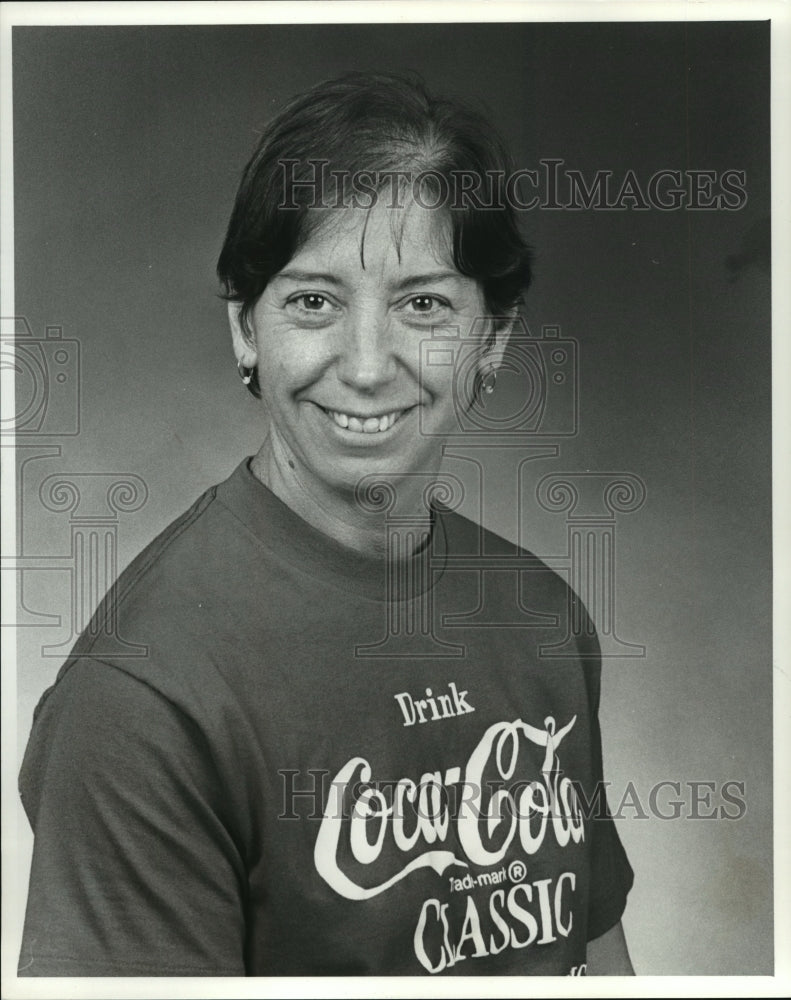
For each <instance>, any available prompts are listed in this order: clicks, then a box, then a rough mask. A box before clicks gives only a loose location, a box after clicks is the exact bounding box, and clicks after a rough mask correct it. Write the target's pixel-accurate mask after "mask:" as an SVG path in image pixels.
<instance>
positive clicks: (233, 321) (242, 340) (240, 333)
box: [228, 302, 258, 368]
mask: <svg viewBox="0 0 791 1000" xmlns="http://www.w3.org/2000/svg"><path fill="white" fill-rule="evenodd" d="M228 322H229V324H230V327H231V337H232V338H233V353H234V354H235V355H236V360H237V361H238V362H239V364H240V365H243V366H244V367H245V368H254V367H255V363H256V361H257V360H258V351H257V350H256V347H255V341H254V340H253V336H252V334H251V332H250V331H249V330H248V329H247V325H246V324H245V322H244V320H243V319H242V304H241V302H229V303H228Z"/></svg>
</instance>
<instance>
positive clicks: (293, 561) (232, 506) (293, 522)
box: [217, 458, 447, 601]
mask: <svg viewBox="0 0 791 1000" xmlns="http://www.w3.org/2000/svg"><path fill="white" fill-rule="evenodd" d="M251 461H252V459H251V458H246V459H245V460H244V461H243V462H241V463H240V464H239V466H238V467H237V468H236V470H235V471H234V472H233V473H232V474H231V476H230V477H229V478H228V479H226V480H225V482H224V483H221V484H220V486H219V487H218V488H217V498H218V499H219V500H220V501H221V502H222V503H223V504H225V506H226V507H228V509H229V510H230V511H231V512H232V513H233V514H234V515H235V516H236V517H237V518H238V519H239V520H240V521H242V522H243V523H244V524H245V526H246V527H247V528H248V529H249V530H250V531H252V533H253V534H254V535H255V536H256V538H258V540H259V541H260V542H261V544H262V545H264V546H265V547H266V548H268V549H270V550H271V551H272V552H274V554H275V555H276V556H277V557H279V558H281V559H283V560H285V561H287V562H288V563H289V565H291V566H293V567H294V568H295V569H296V570H298V571H301V572H303V573H308V574H310V575H311V576H313V577H315V578H317V579H320V580H322V581H323V582H325V583H327V584H329V585H331V586H335V587H338V588H341V589H343V590H345V591H350V592H354V593H356V594H358V595H360V596H361V597H363V598H367V599H369V600H373V601H391V600H397V601H398V600H411V599H413V598H415V597H418V596H420V595H421V594H423V593H425V592H427V591H428V590H430V589H431V588H432V587H433V586H435V585H436V584H437V582H438V581H439V579H440V577H441V576H442V574H443V572H444V568H445V557H446V555H447V533H446V528H445V524H444V517H445V515H446V513H447V512H446V511H445V510H444V508H442V507H441V506H439V505H438V506H436V507H435V508H434V517H433V518H432V521H433V525H432V531H431V536H430V538H429V541H428V543H427V545H426V546H425V548H424V549H423V550H422V551H420V552H417V553H416V554H415V555H414V556H412V557H411V558H409V559H405V560H400V561H392V562H389V561H388V559H387V556H386V555H385V554H381V555H378V554H377V555H369V554H366V553H362V552H358V551H356V550H355V549H351V548H349V547H348V546H346V545H342V544H341V543H340V542H338V541H336V540H335V539H334V538H332V537H331V536H329V535H327V534H325V533H324V532H323V531H319V529H318V528H315V527H313V525H312V524H309V523H308V522H307V521H305V520H304V519H303V518H302V517H300V516H299V514H297V513H295V512H294V511H293V510H292V509H291V508H290V507H289V506H288V505H287V504H286V503H284V501H283V500H281V499H280V497H278V496H277V495H276V494H275V493H273V492H272V490H270V489H269V487H268V486H266V485H265V484H264V483H262V482H261V481H260V480H259V479H258V478H257V477H256V476H255V474H254V473H253V471H252V468H251V464H250V463H251ZM393 530H394V532H398V533H402V537H401V538H396V537H393V544H394V546H395V547H396V550H397V546H398V544H399V542H401V543H402V544H403V540H404V539H403V533H405V532H407V531H409V530H414V529H410V528H409V527H408V526H407V525H403V524H394V526H393Z"/></svg>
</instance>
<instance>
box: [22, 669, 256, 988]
mask: <svg viewBox="0 0 791 1000" xmlns="http://www.w3.org/2000/svg"><path fill="white" fill-rule="evenodd" d="M20 790H21V793H22V800H23V804H24V806H25V809H26V812H27V814H28V817H29V819H30V821H31V825H32V827H33V832H34V835H35V844H34V852H33V862H32V868H31V877H30V889H29V894H28V905H27V913H26V918H25V928H24V934H23V942H22V950H21V954H20V963H19V975H21V976H125V975H129V976H133V975H137V976H156V975H173V976H175V975H186V976H196V975H216V976H219V975H223V976H228V975H244V958H243V955H244V892H245V885H246V883H245V870H244V865H243V862H242V858H241V855H240V852H239V850H238V849H237V845H236V843H235V840H234V837H233V835H232V832H231V829H230V828H229V824H228V823H227V822H226V819H225V817H224V816H223V795H222V788H221V783H220V781H219V780H218V777H217V775H216V774H215V773H214V770H213V766H212V757H211V752H210V748H209V747H208V746H207V745H206V744H205V739H204V738H203V736H202V734H201V732H200V730H199V729H198V727H197V726H196V725H195V723H194V722H193V721H192V720H191V719H189V718H188V717H187V716H185V715H184V714H183V713H182V712H181V710H180V709H178V708H176V707H175V706H174V705H173V704H171V703H170V702H169V701H168V700H167V699H165V698H164V697H163V696H162V695H161V694H160V693H158V692H157V691H155V690H154V689H152V688H151V687H149V686H148V685H147V684H145V683H143V682H142V681H140V680H138V679H136V678H134V677H132V676H130V675H129V674H127V673H125V672H123V671H121V670H119V669H117V668H115V667H113V666H110V665H106V664H104V663H101V662H97V661H85V660H81V661H78V662H77V663H75V664H74V665H73V666H72V667H71V668H70V669H69V670H67V671H66V672H65V674H64V675H63V676H62V678H61V680H60V681H59V682H58V683H57V684H56V685H55V687H54V688H53V689H52V690H51V691H50V692H49V694H48V696H47V697H46V700H45V702H44V703H43V705H42V706H41V708H40V711H39V712H38V715H37V718H36V722H35V724H34V728H33V732H32V734H31V738H30V742H29V744H28V749H27V752H26V755H25V761H24V763H23V768H22V772H21V775H20Z"/></svg>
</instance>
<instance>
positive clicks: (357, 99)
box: [217, 73, 531, 395]
mask: <svg viewBox="0 0 791 1000" xmlns="http://www.w3.org/2000/svg"><path fill="white" fill-rule="evenodd" d="M317 165H320V166H317ZM511 170H512V165H511V161H510V157H509V155H508V153H507V150H506V148H505V146H504V144H503V142H502V140H501V139H500V137H499V135H498V134H497V132H496V130H495V129H494V128H493V127H492V125H491V124H490V123H489V122H488V121H487V120H486V118H484V116H483V115H482V114H480V113H478V112H477V111H474V110H473V109H471V108H470V107H468V106H466V105H465V104H463V103H461V102H459V101H456V100H450V99H447V98H442V97H436V96H433V95H432V94H430V93H429V91H428V90H427V89H426V87H425V85H424V84H423V82H422V81H421V80H420V79H419V78H418V77H417V76H408V77H407V76H399V75H396V74H390V73H347V74H344V75H343V76H340V77H338V78H337V79H334V80H330V81H327V82H324V83H320V84H318V85H316V86H315V87H313V88H311V89H310V90H308V91H306V92H305V93H303V94H301V95H299V96H298V97H296V98H294V99H293V100H292V101H291V102H290V103H289V104H288V105H286V107H285V108H284V109H283V110H282V111H281V112H280V113H279V114H278V115H277V117H275V118H274V119H273V120H272V121H271V122H270V123H269V125H268V126H267V127H266V129H265V130H264V132H263V134H262V136H261V138H260V140H259V142H258V144H257V146H256V148H255V150H254V152H253V155H252V157H251V158H250V161H249V162H248V164H247V166H246V167H245V170H244V173H243V175H242V181H241V184H240V185H239V190H238V192H237V195H236V201H235V203H234V207H233V212H232V213H231V219H230V222H229V225H228V231H227V233H226V236H225V242H224V244H223V248H222V251H221V253H220V257H219V261H218V264H217V274H218V276H219V278H220V281H221V283H222V286H223V297H224V298H226V299H228V300H229V301H232V302H238V303H240V304H241V310H240V318H241V322H242V324H243V326H247V323H248V321H249V315H250V312H251V311H252V309H253V307H254V306H255V303H256V302H257V301H258V298H259V297H260V295H261V294H262V292H263V291H264V289H265V288H266V286H267V284H268V283H269V281H270V280H271V279H272V278H273V277H274V276H275V275H276V274H277V273H278V272H279V271H281V270H282V269H283V268H284V267H285V266H286V264H287V263H288V262H289V260H291V258H292V257H293V256H294V254H295V252H296V251H297V250H298V249H299V247H300V246H301V245H303V244H304V243H305V242H306V240H307V239H308V238H309V236H310V235H311V232H312V231H313V230H314V229H315V228H316V226H317V224H318V220H319V218H320V217H321V216H322V215H324V213H319V212H316V213H313V215H312V216H309V214H308V209H309V208H310V207H315V206H316V194H317V190H318V188H317V183H316V180H317V177H319V176H321V177H322V178H324V180H325V181H326V179H327V177H329V178H330V187H332V196H333V197H334V198H335V199H336V204H340V203H339V202H338V201H337V198H338V197H339V188H338V184H339V183H341V182H339V181H338V178H349V177H353V176H360V175H361V174H365V175H367V176H368V178H369V179H370V178H371V177H373V178H375V180H374V183H373V188H374V189H381V187H382V183H383V180H382V179H383V178H385V177H389V178H390V180H391V181H392V177H393V174H394V172H396V171H402V172H409V173H410V175H415V174H416V175H417V176H418V177H419V178H420V183H421V185H422V186H423V188H424V189H426V188H428V189H433V190H434V192H435V195H434V196H435V198H436V194H437V192H438V191H439V189H442V190H444V191H445V192H448V191H450V190H451V189H452V188H453V189H454V190H456V194H455V195H454V199H455V200H454V202H453V203H452V204H451V205H450V206H446V205H445V204H443V206H442V207H450V209H451V211H449V212H448V216H449V218H450V221H451V233H452V256H453V263H454V265H455V267H456V269H457V270H458V271H459V272H460V273H461V274H464V275H465V276H467V277H470V278H474V279H475V280H476V281H478V283H479V285H480V287H481V291H482V293H483V298H484V302H485V304H486V308H487V310H488V312H489V314H490V315H491V316H493V317H497V316H505V315H507V314H508V313H509V312H511V311H512V310H513V309H514V308H515V307H516V306H517V305H519V303H520V302H521V301H522V297H523V294H524V293H525V292H526V290H527V287H528V285H529V283H530V274H531V269H530V266H531V251H530V248H529V246H528V245H527V243H526V241H525V239H524V237H523V235H522V233H521V230H520V226H519V223H518V219H517V214H516V211H515V209H514V208H513V206H512V205H510V204H508V202H507V200H504V199H502V197H498V198H496V199H491V198H490V199H489V200H488V201H486V202H485V203H484V202H483V201H482V200H481V198H480V197H478V198H476V197H474V196H471V195H470V194H469V192H468V193H467V196H466V197H461V198H459V194H458V190H457V186H458V185H457V182H458V178H459V177H460V176H466V177H468V178H469V177H473V178H479V179H480V180H481V182H482V183H488V184H489V185H495V184H496V178H497V177H498V176H499V177H505V176H507V175H508V174H509V173H510V172H511ZM333 184H334V187H333ZM492 189H493V188H492ZM326 193H327V189H326V187H325V186H324V184H323V183H322V185H321V195H322V197H323V196H324V195H326ZM439 193H442V192H441V191H439ZM476 201H477V204H476ZM322 203H323V204H325V205H326V202H322ZM330 203H332V199H331V202H330ZM368 207H370V206H368ZM249 388H250V390H251V391H252V392H253V393H254V394H255V395H260V390H259V386H258V379H257V376H256V374H255V372H254V373H253V377H252V379H251V382H250V384H249Z"/></svg>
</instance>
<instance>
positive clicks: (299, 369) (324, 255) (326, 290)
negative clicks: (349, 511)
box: [231, 203, 504, 491]
mask: <svg viewBox="0 0 791 1000" xmlns="http://www.w3.org/2000/svg"><path fill="white" fill-rule="evenodd" d="M330 215H331V218H330V219H329V221H328V222H327V223H325V224H323V225H320V226H319V228H318V229H317V230H316V231H315V232H314V233H313V235H312V236H311V237H310V238H309V239H308V240H307V242H306V243H305V244H304V245H303V246H302V247H301V248H300V249H299V250H298V251H297V253H296V254H295V255H294V257H293V258H292V259H291V260H290V262H289V263H288V264H287V265H286V267H285V268H284V269H283V270H282V271H280V273H279V274H277V275H276V276H275V277H274V278H273V279H272V280H271V281H270V283H269V284H268V286H267V288H266V289H265V291H264V293H263V294H262V295H261V297H260V299H259V300H258V302H257V303H256V305H255V308H254V309H253V311H252V313H251V322H250V326H251V328H252V332H253V337H252V338H246V337H245V335H244V334H243V332H242V330H241V328H240V325H239V320H238V307H236V306H235V305H232V306H231V324H232V327H233V330H234V346H235V350H236V354H237V357H238V358H239V360H240V361H241V362H242V364H244V365H245V366H247V367H252V366H253V365H256V366H257V370H258V378H259V382H260V386H261V394H262V397H263V400H264V403H265V405H266V406H267V409H268V411H269V415H270V434H271V435H273V436H274V438H275V439H276V440H275V445H276V446H277V447H278V448H280V449H282V450H281V451H280V454H284V455H285V456H286V457H287V458H288V460H289V461H290V462H293V463H294V468H295V469H296V470H297V473H298V475H300V476H301V477H309V479H312V480H313V483H314V485H316V486H324V487H330V488H332V489H338V490H343V491H346V490H353V489H354V487H355V486H356V484H357V483H358V482H359V480H360V479H361V478H362V477H363V476H365V475H368V474H370V473H379V474H383V475H386V476H388V477H391V476H392V477H398V476H400V475H403V474H408V473H412V472H417V471H436V469H437V468H438V467H439V463H440V459H441V445H442V441H443V438H444V437H445V436H447V435H448V434H449V433H451V432H452V431H453V430H454V429H455V428H456V427H457V422H456V411H455V407H456V405H458V403H457V400H456V399H455V398H454V370H455V367H456V366H455V365H454V364H452V363H448V361H449V360H450V358H451V354H449V351H450V352H451V353H452V355H453V356H454V357H457V356H458V352H459V350H460V349H464V350H465V351H467V352H469V350H470V349H471V348H472V344H471V341H470V339H469V338H470V334H471V331H472V329H473V323H474V321H475V320H476V319H478V320H479V322H478V323H477V324H475V330H476V331H478V330H479V329H480V328H481V323H480V318H481V317H484V316H485V309H484V303H483V298H482V295H481V291H480V288H479V287H478V284H477V282H476V281H475V280H473V279H471V278H468V277H465V276H463V275H461V274H460V273H459V272H458V271H457V270H456V269H455V267H454V266H453V264H452V262H451V258H450V252H449V249H448V250H447V251H446V252H444V253H443V250H442V248H443V247H447V248H449V245H450V243H449V240H448V239H447V235H448V230H447V228H446V227H448V222H447V220H446V219H445V217H444V216H443V215H442V214H440V213H437V212H432V211H430V210H427V209H423V208H421V207H419V206H417V205H415V204H414V203H412V204H410V205H409V206H408V207H407V208H396V209H389V208H388V207H387V206H386V205H377V206H376V207H375V208H374V209H372V210H371V211H370V212H365V211H360V210H357V209H354V208H348V209H344V210H342V211H340V212H337V211H332V212H331V213H330ZM446 254H447V255H446ZM442 328H450V329H442ZM432 330H434V331H435V334H434V335H435V338H436V337H437V336H439V337H442V338H444V337H447V336H451V335H453V334H454V333H456V331H458V337H460V338H461V341H459V339H458V337H457V339H456V342H455V343H454V340H448V341H443V342H440V343H437V344H436V350H435V356H434V360H435V361H439V362H441V363H434V364H427V363H426V360H427V355H428V350H427V347H428V345H427V343H426V342H427V341H429V340H430V339H431V338H432ZM503 348H504V344H502V343H498V344H496V345H495V346H494V347H493V348H492V349H490V350H489V351H487V353H486V354H485V355H482V364H483V365H486V364H488V363H489V362H491V363H493V364H495V366H497V365H498V364H499V362H500V360H501V357H502V350H503Z"/></svg>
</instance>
